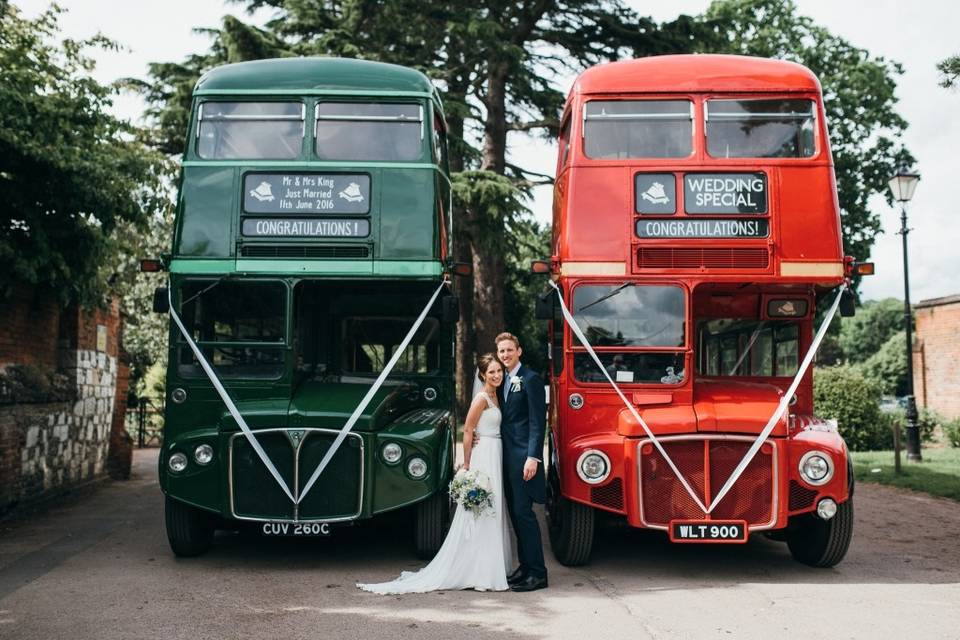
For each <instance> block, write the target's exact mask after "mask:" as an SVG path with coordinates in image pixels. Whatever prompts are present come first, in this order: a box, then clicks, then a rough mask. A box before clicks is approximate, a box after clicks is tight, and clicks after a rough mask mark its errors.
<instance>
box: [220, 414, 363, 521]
mask: <svg viewBox="0 0 960 640" xmlns="http://www.w3.org/2000/svg"><path fill="white" fill-rule="evenodd" d="M285 431H286V430H285V429H274V430H263V431H257V432H256V436H257V440H258V441H259V442H260V445H261V446H262V447H263V449H264V451H265V452H266V453H267V455H268V456H269V457H270V460H271V461H273V464H274V466H276V468H277V471H279V472H280V475H281V477H282V478H283V480H284V481H285V482H286V483H287V486H289V487H292V486H293V478H294V464H295V463H298V464H299V474H297V475H298V483H299V485H300V490H301V491H302V490H303V487H304V486H305V485H306V483H307V481H308V480H309V479H310V476H311V475H312V474H313V471H314V469H316V467H317V465H318V464H319V463H320V460H321V459H322V458H323V455H324V454H325V453H326V452H327V449H329V447H330V445H331V443H332V442H333V440H334V438H335V436H336V434H335V433H328V432H325V431H312V430H309V429H299V430H295V431H299V433H300V434H302V435H301V438H302V444H301V445H300V449H299V455H295V453H296V452H295V449H294V445H293V444H292V442H295V441H296V440H292V439H291V438H289V437H287V434H286V433H285ZM230 458H231V459H230V466H231V483H232V484H231V489H232V507H233V512H234V514H236V515H237V516H239V517H241V518H254V519H257V520H287V519H291V518H293V504H292V503H291V502H290V499H289V498H288V497H287V496H286V495H285V494H284V493H283V490H282V489H281V488H280V487H279V486H278V485H277V483H276V481H275V480H274V479H273V477H272V476H271V475H270V472H269V471H268V470H267V468H266V466H264V464H263V462H262V461H261V460H260V458H259V457H258V456H257V454H256V452H254V450H253V448H252V447H251V446H250V443H249V442H248V441H247V439H246V438H244V437H243V436H235V437H233V439H232V444H231V447H230ZM362 474H363V460H362V447H361V440H360V438H359V437H356V436H350V437H348V438H347V439H346V440H345V441H344V443H343V445H342V446H341V447H340V448H339V449H338V450H337V453H336V455H334V456H333V458H332V459H331V460H330V464H328V465H327V468H326V469H324V471H323V473H322V474H321V475H320V477H319V478H318V479H317V482H316V483H315V484H314V485H313V487H312V488H311V489H310V492H309V493H308V494H307V496H306V498H304V500H303V502H302V503H301V504H300V513H299V518H300V519H303V520H319V519H349V518H353V517H356V516H357V515H359V512H360V491H361V482H362Z"/></svg>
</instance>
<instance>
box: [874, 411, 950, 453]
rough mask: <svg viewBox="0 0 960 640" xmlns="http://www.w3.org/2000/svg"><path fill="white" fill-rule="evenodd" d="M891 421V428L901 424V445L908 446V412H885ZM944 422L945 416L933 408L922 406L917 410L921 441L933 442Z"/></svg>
mask: <svg viewBox="0 0 960 640" xmlns="http://www.w3.org/2000/svg"><path fill="white" fill-rule="evenodd" d="M884 415H885V416H886V417H887V419H888V420H889V423H890V428H891V429H892V428H893V427H894V425H899V426H900V442H901V444H900V446H901V447H906V446H907V445H906V442H907V440H906V438H907V435H906V433H907V432H906V428H907V414H906V412H904V411H900V410H897V411H894V412H892V413H887V414H884ZM942 424H944V418H943V416H941V415H940V414H938V413H937V412H936V411H934V410H933V409H927V408H926V407H922V408H921V409H920V410H919V411H917V429H919V430H920V440H921V442H933V440H934V434H935V433H936V430H937V426H938V425H942Z"/></svg>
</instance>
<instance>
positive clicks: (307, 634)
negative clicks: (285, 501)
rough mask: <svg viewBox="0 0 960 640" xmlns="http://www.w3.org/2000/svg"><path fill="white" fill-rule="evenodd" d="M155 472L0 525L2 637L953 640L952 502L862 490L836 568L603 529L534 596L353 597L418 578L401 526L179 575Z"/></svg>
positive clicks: (223, 542) (264, 546) (253, 540)
mask: <svg viewBox="0 0 960 640" xmlns="http://www.w3.org/2000/svg"><path fill="white" fill-rule="evenodd" d="M155 464H156V450H152V451H151V450H147V451H143V452H137V457H136V462H135V478H134V479H133V480H131V481H129V482H122V483H121V482H117V483H110V484H107V485H105V486H103V487H102V488H100V489H98V490H97V491H95V492H94V493H92V494H90V495H87V496H84V497H82V498H80V499H79V500H77V501H75V502H73V503H71V504H69V505H64V506H60V507H56V508H53V509H50V510H48V511H46V512H44V513H42V514H40V515H37V516H34V517H30V518H22V519H20V520H14V521H6V522H3V523H0V638H2V639H4V640H6V639H7V638H10V639H14V638H16V639H20V638H30V639H36V640H52V639H57V638H72V639H86V638H91V639H94V638H95V639H104V640H107V639H113V638H163V639H165V640H171V639H176V638H191V639H193V638H211V639H217V640H220V639H225V638H283V639H287V640H292V639H299V638H316V639H318V640H319V639H329V638H390V639H391V640H400V639H402V638H443V639H448V638H457V639H468V638H489V637H491V636H492V635H493V634H494V633H496V634H497V637H498V638H510V637H516V638H583V639H592V638H598V639H600V640H611V639H613V638H764V639H767V638H776V637H803V638H901V639H902V638H910V639H911V640H913V639H919V638H924V639H925V638H957V637H960V604H958V603H960V545H958V543H957V534H958V532H960V504H957V503H953V502H948V501H944V500H938V499H932V498H928V497H925V496H921V495H918V494H913V493H907V492H903V491H897V490H892V489H888V488H883V487H877V486H867V485H863V486H860V487H858V489H857V496H856V503H855V504H856V508H857V526H856V531H855V537H854V542H853V545H852V547H851V550H850V553H849V555H848V556H847V558H846V560H845V561H844V562H843V563H842V564H841V565H840V566H839V567H837V568H835V569H829V570H816V569H811V568H807V567H804V566H801V565H798V564H796V563H795V562H793V561H792V560H791V558H790V555H789V553H788V552H787V550H786V547H785V546H784V545H783V544H781V543H775V542H771V541H769V540H766V539H762V538H760V537H758V538H757V539H755V540H752V541H751V542H750V543H749V544H747V545H744V546H721V545H714V546H705V547H700V546H672V545H670V544H669V543H667V542H665V541H664V539H663V538H662V536H660V535H659V534H650V533H647V532H638V531H632V530H629V529H626V528H618V527H613V528H606V529H605V530H604V531H603V533H602V537H601V538H600V540H599V543H598V545H597V550H596V552H595V554H594V557H593V560H592V562H591V564H590V565H589V566H588V567H583V568H579V569H568V568H566V567H562V566H560V565H558V564H556V563H552V564H550V566H549V570H550V584H551V586H550V588H549V589H548V590H545V591H539V592H535V593H529V594H512V593H492V594H490V593H488V594H482V593H474V592H471V591H464V592H440V593H431V594H426V595H416V596H414V595H409V596H399V597H398V596H386V597H384V596H376V595H373V594H368V593H362V592H359V591H358V590H356V589H355V588H354V587H353V585H354V583H355V582H356V581H358V580H363V581H379V580H386V579H389V578H392V577H393V576H394V575H395V574H397V573H398V572H399V571H400V570H403V569H410V568H415V567H417V566H419V563H418V562H417V561H416V560H415V559H414V558H413V556H412V554H411V553H410V548H409V545H408V544H407V538H408V537H409V536H408V531H407V530H406V529H405V525H404V522H403V521H402V520H401V519H396V518H394V519H389V520H383V521H381V522H379V523H378V524H377V525H376V526H363V527H354V528H347V529H338V530H336V532H335V535H334V537H332V538H331V539H326V540H293V541H290V540H267V541H264V540H260V539H259V538H257V537H255V536H250V535H237V534H230V535H219V536H218V538H217V541H216V545H215V547H214V549H213V551H212V552H210V553H209V554H207V555H206V556H204V557H202V558H196V559H191V560H178V559H175V558H174V557H173V555H172V554H171V553H170V551H169V549H168V547H167V542H166V537H165V534H164V530H163V514H162V512H163V509H162V506H163V501H162V497H161V494H160V491H159V489H158V487H157V484H156V480H155V475H156V473H155ZM549 560H550V554H549V553H548V562H549Z"/></svg>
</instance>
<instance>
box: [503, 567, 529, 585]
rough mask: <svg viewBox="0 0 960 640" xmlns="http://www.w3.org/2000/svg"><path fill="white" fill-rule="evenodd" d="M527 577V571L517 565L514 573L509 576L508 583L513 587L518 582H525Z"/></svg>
mask: <svg viewBox="0 0 960 640" xmlns="http://www.w3.org/2000/svg"><path fill="white" fill-rule="evenodd" d="M526 579H527V571H526V569H524V568H523V567H517V568H516V569H515V570H514V572H513V573H511V574H510V575H508V576H507V584H508V585H510V586H511V587H512V586H513V585H515V584H517V583H518V582H523V581H524V580H526Z"/></svg>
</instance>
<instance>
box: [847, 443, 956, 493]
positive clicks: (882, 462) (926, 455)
mask: <svg viewBox="0 0 960 640" xmlns="http://www.w3.org/2000/svg"><path fill="white" fill-rule="evenodd" d="M903 458H906V456H903ZM875 470H876V471H875ZM853 474H854V476H855V477H856V479H857V482H876V483H880V484H886V485H891V486H894V487H903V488H905V489H912V490H914V491H924V492H926V493H929V494H932V495H935V496H941V497H944V498H951V499H953V500H960V449H924V450H923V461H921V462H907V461H906V460H905V459H904V460H903V462H902V466H901V472H900V474H899V475H898V474H897V473H896V472H895V471H894V467H893V451H892V450H884V451H864V452H855V453H854V454H853Z"/></svg>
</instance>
